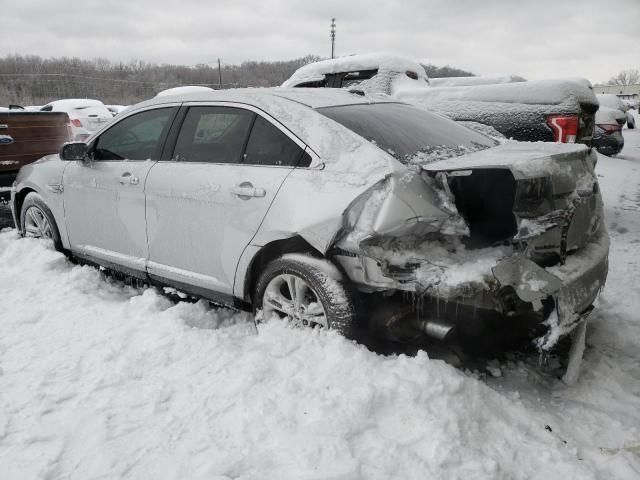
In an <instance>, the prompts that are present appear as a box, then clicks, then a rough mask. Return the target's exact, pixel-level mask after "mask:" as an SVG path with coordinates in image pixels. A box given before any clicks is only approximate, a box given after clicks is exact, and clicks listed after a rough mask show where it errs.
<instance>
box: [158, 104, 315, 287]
mask: <svg viewBox="0 0 640 480" xmlns="http://www.w3.org/2000/svg"><path fill="white" fill-rule="evenodd" d="M303 150H304V145H303V144H302V143H301V142H300V141H299V140H297V139H295V137H293V136H291V134H290V133H289V132H287V131H286V129H285V128H284V127H282V126H280V125H279V124H277V122H275V121H274V120H272V119H270V118H267V117H266V116H262V115H261V114H259V113H257V110H255V109H252V108H250V107H247V106H246V105H234V106H229V104H226V106H224V105H192V106H190V107H188V110H187V112H186V114H185V117H184V121H183V123H182V126H181V128H180V130H179V134H178V135H177V139H176V142H175V148H174V149H173V154H172V155H171V156H170V157H171V159H170V160H168V161H161V162H158V163H157V164H155V165H154V166H153V168H152V169H151V171H150V173H149V177H148V179H147V189H146V198H147V229H148V238H149V262H148V272H149V274H150V275H152V276H155V277H158V278H160V279H162V280H164V281H169V282H168V283H173V284H175V285H177V286H180V285H188V286H190V287H191V289H192V290H193V287H196V288H197V289H199V290H201V291H200V292H199V293H201V294H203V295H205V296H207V295H208V296H211V293H212V292H216V294H215V295H213V296H219V294H222V298H223V299H228V297H227V296H231V295H232V292H233V281H234V276H235V270H236V266H237V263H238V259H239V258H240V255H241V254H242V251H243V250H244V248H245V247H246V246H247V245H248V244H249V242H250V241H251V239H252V238H253V236H254V235H255V233H256V232H257V230H258V227H259V226H260V223H261V222H262V220H263V218H264V216H265V215H266V213H267V210H268V209H269V206H270V205H271V202H272V201H273V199H274V197H275V195H276V193H277V191H278V189H279V188H280V185H281V184H282V182H283V181H284V180H285V178H286V177H287V175H289V173H290V172H291V171H292V169H293V168H294V167H295V165H297V164H298V162H299V161H300V159H301V158H303V155H304V151H303Z"/></svg>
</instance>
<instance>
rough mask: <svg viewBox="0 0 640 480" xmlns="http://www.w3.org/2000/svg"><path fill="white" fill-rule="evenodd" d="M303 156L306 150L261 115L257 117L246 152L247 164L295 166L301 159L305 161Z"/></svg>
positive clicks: (245, 161)
mask: <svg viewBox="0 0 640 480" xmlns="http://www.w3.org/2000/svg"><path fill="white" fill-rule="evenodd" d="M303 157H304V151H303V150H302V149H301V148H300V147H299V146H298V145H296V143H295V142H294V141H293V140H291V139H290V138H289V137H287V136H286V135H285V134H284V133H282V132H281V131H280V130H279V129H278V128H277V127H275V126H274V125H272V124H271V123H270V122H268V121H267V120H265V119H264V118H262V117H261V116H259V115H258V116H257V117H256V121H255V123H254V125H253V129H252V130H251V136H250V137H249V143H248V144H247V150H246V152H245V157H244V163H245V164H250V165H280V166H289V167H295V166H297V165H298V164H299V163H300V161H301V160H303V163H305V162H304V160H305V159H304V158H303ZM309 161H310V158H309ZM309 161H307V162H306V163H307V164H308V163H309ZM303 166H304V165H303Z"/></svg>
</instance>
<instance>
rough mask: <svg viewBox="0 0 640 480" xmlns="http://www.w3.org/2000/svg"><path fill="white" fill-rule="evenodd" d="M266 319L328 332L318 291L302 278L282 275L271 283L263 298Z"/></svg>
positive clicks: (287, 274) (277, 276)
mask: <svg viewBox="0 0 640 480" xmlns="http://www.w3.org/2000/svg"><path fill="white" fill-rule="evenodd" d="M262 308H263V312H264V318H265V319H268V318H271V317H272V316H273V315H277V316H279V317H280V318H283V319H285V318H286V319H287V320H289V321H291V322H292V323H293V324H294V325H296V326H301V327H312V328H313V327H321V328H329V323H328V321H327V315H326V313H325V311H324V307H323V306H322V302H321V301H320V298H319V297H318V294H317V293H316V291H315V290H314V289H313V287H311V285H309V283H307V282H306V281H305V280H303V279H302V278H300V277H298V276H297V275H292V274H289V273H281V274H279V275H276V276H275V277H274V278H272V279H271V281H270V282H269V284H268V285H267V288H265V290H264V295H263V298H262Z"/></svg>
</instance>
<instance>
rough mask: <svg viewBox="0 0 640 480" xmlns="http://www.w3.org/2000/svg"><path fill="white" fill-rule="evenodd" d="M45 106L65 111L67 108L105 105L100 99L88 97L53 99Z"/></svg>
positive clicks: (75, 108)
mask: <svg viewBox="0 0 640 480" xmlns="http://www.w3.org/2000/svg"><path fill="white" fill-rule="evenodd" d="M45 106H47V107H48V106H52V107H53V108H54V109H56V110H59V111H63V112H66V111H68V110H77V109H81V108H88V107H103V108H107V107H105V105H104V103H102V102H101V101H100V100H92V99H90V98H67V99H64V100H55V101H53V102H49V103H47V105H45Z"/></svg>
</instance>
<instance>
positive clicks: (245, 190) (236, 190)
mask: <svg viewBox="0 0 640 480" xmlns="http://www.w3.org/2000/svg"><path fill="white" fill-rule="evenodd" d="M231 193H233V194H234V195H237V196H238V197H240V198H242V199H243V200H249V199H250V198H252V197H254V198H255V197H264V196H265V195H266V194H267V192H266V190H265V189H264V188H256V187H254V186H253V185H252V184H251V182H242V183H240V184H239V185H236V186H235V187H233V188H231Z"/></svg>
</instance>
